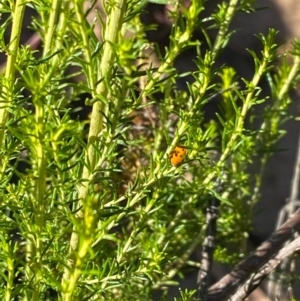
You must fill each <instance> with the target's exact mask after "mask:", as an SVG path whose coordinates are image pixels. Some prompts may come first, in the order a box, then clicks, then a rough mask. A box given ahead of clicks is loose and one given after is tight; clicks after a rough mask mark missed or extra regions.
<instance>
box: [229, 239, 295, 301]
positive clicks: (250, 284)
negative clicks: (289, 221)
mask: <svg viewBox="0 0 300 301" xmlns="http://www.w3.org/2000/svg"><path fill="white" fill-rule="evenodd" d="M299 249H300V237H298V238H296V239H295V240H293V241H292V242H291V243H290V244H288V245H287V246H285V247H283V248H282V249H281V250H280V251H279V252H278V254H277V255H276V256H275V257H274V258H272V259H270V260H269V261H268V262H267V263H266V264H265V265H264V266H263V267H262V268H261V269H260V270H259V271H258V272H257V273H256V274H254V275H253V276H252V277H251V278H250V279H248V280H247V281H246V283H245V284H244V285H243V286H242V287H240V289H239V290H238V292H237V293H236V294H235V295H234V296H233V297H232V298H231V299H230V300H231V301H242V300H244V298H246V297H247V296H249V295H250V293H251V292H252V291H254V289H255V288H256V287H257V286H258V285H259V284H260V282H261V281H262V280H263V279H264V278H265V277H266V276H267V275H268V274H269V273H270V272H271V271H272V270H274V269H275V268H276V267H277V266H278V265H279V264H280V263H281V262H282V260H284V259H285V258H287V257H289V256H291V255H292V254H293V253H294V252H296V251H298V250H299Z"/></svg>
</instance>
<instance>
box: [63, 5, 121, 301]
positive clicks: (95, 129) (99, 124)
mask: <svg viewBox="0 0 300 301" xmlns="http://www.w3.org/2000/svg"><path fill="white" fill-rule="evenodd" d="M125 7H126V0H118V1H115V3H114V4H113V7H111V12H110V14H109V15H108V16H107V20H106V31H105V35H104V42H103V43H104V46H103V56H102V58H101V63H100V68H99V77H100V79H101V82H100V83H99V85H98V86H97V88H96V94H97V95H100V96H101V98H107V95H108V88H107V85H108V82H109V81H110V78H111V74H112V73H111V71H112V69H111V66H112V65H113V63H114V59H115V51H114V47H115V45H117V43H118V34H119V31H120V28H121V26H122V22H123V15H124V12H125ZM103 110H104V107H103V103H102V102H101V101H100V100H98V101H96V102H95V103H94V105H93V109H92V117H91V124H90V131H89V136H88V147H87V152H86V156H85V165H84V169H83V173H82V179H83V180H87V179H89V178H90V177H91V175H92V174H93V171H94V168H95V167H96V166H97V161H98V160H97V153H98V151H97V150H96V149H95V144H97V143H96V142H97V140H98V136H99V133H100V132H101V130H102V129H103V119H102V114H101V112H102V111H103ZM88 187H89V181H87V182H84V181H83V182H82V184H81V185H80V187H79V202H78V206H79V207H81V206H83V205H84V202H85V200H86V198H87V194H88ZM87 206H89V205H88V204H87ZM83 208H85V206H83ZM85 209H86V210H88V211H90V210H89V208H88V207H87V208H85ZM91 212H92V211H91ZM83 214H84V212H83V210H82V209H81V210H79V212H78V213H77V214H76V217H77V218H79V219H82V218H83ZM90 218H91V219H93V218H94V217H93V216H90ZM84 220H85V219H84ZM91 244H92V240H91V238H90V237H89V236H86V235H82V237H81V242H80V244H79V234H78V232H77V231H75V229H74V231H73V232H72V235H71V239H70V250H69V255H71V254H72V253H73V251H74V250H76V249H77V248H78V250H77V252H76V254H77V260H76V263H75V267H74V268H72V266H74V261H72V260H68V262H67V267H66V269H65V271H64V275H63V278H62V286H63V296H62V297H63V300H64V301H68V300H71V298H72V295H73V292H74V290H75V287H76V284H77V281H78V279H79V277H80V275H81V263H82V260H83V258H84V257H85V256H86V254H87V252H88V250H89V248H90V246H91ZM79 254H80V258H79Z"/></svg>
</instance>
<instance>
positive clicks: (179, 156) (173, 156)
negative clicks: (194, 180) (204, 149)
mask: <svg viewBox="0 0 300 301" xmlns="http://www.w3.org/2000/svg"><path fill="white" fill-rule="evenodd" d="M186 153H187V149H186V148H185V147H184V146H176V147H175V148H174V149H173V150H172V151H171V153H170V156H169V158H170V161H171V164H172V165H173V166H178V165H179V164H180V163H182V161H183V159H184V158H185V156H186Z"/></svg>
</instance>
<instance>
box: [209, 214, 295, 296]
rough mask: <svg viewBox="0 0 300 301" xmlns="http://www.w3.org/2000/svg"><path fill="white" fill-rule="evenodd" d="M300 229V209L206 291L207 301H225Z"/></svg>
mask: <svg viewBox="0 0 300 301" xmlns="http://www.w3.org/2000/svg"><path fill="white" fill-rule="evenodd" d="M299 229H300V209H299V210H297V212H296V213H295V214H294V215H293V216H292V217H291V218H290V219H289V220H288V221H287V222H286V223H284V224H283V225H282V226H281V227H280V228H279V229H278V230H277V231H276V232H274V233H273V234H272V235H271V237H270V238H269V239H268V240H267V241H265V242H264V243H263V244H262V245H261V246H260V247H258V248H257V249H256V251H254V252H253V253H252V254H250V255H249V256H248V257H247V258H246V259H245V260H243V261H242V262H241V263H240V264H238V265H237V266H236V267H235V268H234V269H233V270H232V271H231V272H230V273H229V274H227V275H226V276H225V277H223V278H222V279H221V280H220V281H219V282H217V283H216V284H214V285H213V286H211V287H210V288H209V290H208V294H207V301H220V300H225V299H227V298H229V297H230V295H232V294H233V293H234V292H235V291H236V289H237V288H238V287H239V286H240V285H242V284H243V283H244V282H245V281H246V280H247V279H249V277H251V275H252V274H253V273H257V271H258V270H259V269H260V268H261V267H262V266H263V265H264V264H266V263H267V262H268V261H269V260H270V259H271V257H272V256H274V254H276V253H277V252H278V250H279V249H280V248H281V246H282V245H283V244H284V242H286V241H287V240H289V239H290V238H291V237H292V236H293V234H294V232H295V231H298V230H299Z"/></svg>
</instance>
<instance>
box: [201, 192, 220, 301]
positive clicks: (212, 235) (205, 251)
mask: <svg viewBox="0 0 300 301" xmlns="http://www.w3.org/2000/svg"><path fill="white" fill-rule="evenodd" d="M219 207H220V201H219V200H218V199H216V198H213V199H210V200H209V203H208V206H207V209H206V224H207V230H206V237H205V240H204V243H203V248H202V256H201V257H202V259H201V268H200V270H199V274H198V279H197V286H198V288H197V291H198V298H199V299H201V300H203V301H205V300H206V297H207V288H208V280H209V276H210V271H211V266H212V263H213V257H214V251H215V246H216V234H217V218H218V215H219Z"/></svg>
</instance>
